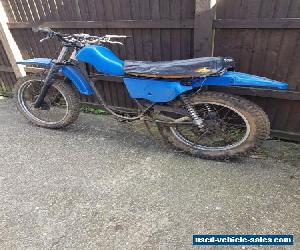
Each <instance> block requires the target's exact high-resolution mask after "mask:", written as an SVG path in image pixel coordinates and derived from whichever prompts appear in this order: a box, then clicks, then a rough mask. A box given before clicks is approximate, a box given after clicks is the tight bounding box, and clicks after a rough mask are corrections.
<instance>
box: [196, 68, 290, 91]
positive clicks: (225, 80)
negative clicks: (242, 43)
mask: <svg viewBox="0 0 300 250" xmlns="http://www.w3.org/2000/svg"><path fill="white" fill-rule="evenodd" d="M192 85H193V87H199V86H227V87H256V88H257V87H261V88H271V89H280V90H286V89H287V88H288V84H287V83H284V82H278V81H274V80H271V79H268V78H266V77H259V76H255V75H249V74H245V73H240V72H234V71H227V72H225V73H224V74H223V75H220V76H209V77H206V78H197V79H194V80H193V83H192Z"/></svg>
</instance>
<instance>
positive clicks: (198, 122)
mask: <svg viewBox="0 0 300 250" xmlns="http://www.w3.org/2000/svg"><path fill="white" fill-rule="evenodd" d="M180 100H181V101H182V103H183V105H184V107H185V108H186V110H187V111H188V113H189V115H190V117H191V118H193V121H194V123H195V124H196V125H197V126H198V127H199V128H203V119H202V118H200V117H199V116H198V114H197V111H196V110H195V109H194V107H193V106H192V105H191V103H190V101H189V98H188V97H187V96H186V95H185V94H182V95H180Z"/></svg>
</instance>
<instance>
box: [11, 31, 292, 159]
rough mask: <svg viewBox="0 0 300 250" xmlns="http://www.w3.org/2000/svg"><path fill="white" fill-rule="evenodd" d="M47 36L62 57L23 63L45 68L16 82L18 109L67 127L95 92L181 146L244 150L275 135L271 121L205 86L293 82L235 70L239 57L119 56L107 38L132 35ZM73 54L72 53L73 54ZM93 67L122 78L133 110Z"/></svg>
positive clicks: (226, 153)
mask: <svg viewBox="0 0 300 250" xmlns="http://www.w3.org/2000/svg"><path fill="white" fill-rule="evenodd" d="M33 31H35V32H45V33H46V34H47V35H46V37H45V38H44V39H42V40H41V42H42V41H44V40H47V39H53V38H56V39H58V40H59V41H60V42H61V43H62V49H61V52H60V54H59V56H58V58H57V59H50V58H33V59H27V60H22V61H19V62H17V63H18V64H22V65H27V66H28V65H29V66H34V67H36V66H37V67H39V68H44V72H43V73H37V74H32V75H28V76H25V77H23V78H21V79H19V80H18V82H17V84H16V87H15V98H16V103H17V106H18V109H19V110H20V111H21V113H22V114H23V115H24V116H25V117H26V118H27V119H28V120H29V121H31V122H32V123H33V124H35V125H38V126H41V127H45V128H62V127H66V126H68V125H70V124H71V123H73V122H74V121H75V120H76V119H77V118H78V115H79V112H80V99H79V93H80V94H82V95H87V96H89V95H95V96H96V97H97V100H98V101H99V102H100V104H101V105H102V106H103V107H104V108H106V109H107V110H108V112H110V113H111V114H112V115H114V116H115V117H117V118H120V119H122V120H126V121H135V120H143V121H145V123H146V124H148V123H151V124H154V125H155V126H156V128H157V129H158V131H159V133H160V134H161V136H162V137H163V138H164V139H165V141H167V142H168V143H169V144H171V145H173V146H175V148H177V149H179V150H181V151H184V152H188V153H191V154H193V155H196V156H199V157H202V158H207V159H226V158H231V157H233V156H237V155H244V154H246V153H248V152H250V151H251V150H252V149H254V148H255V147H257V146H259V145H260V144H261V143H262V142H263V141H264V140H265V139H267V138H268V137H269V133H270V123H269V120H268V117H267V115H266V114H265V112H264V111H263V110H262V109H261V108H260V107H259V106H257V105H256V104H254V103H252V102H250V101H249V100H246V99H244V98H242V97H239V96H234V95H231V94H226V93H222V92H212V91H208V90H207V86H227V87H231V86H238V87H246V86H247V87H256V88H257V87H262V88H273V89H280V90H285V89H287V87H288V85H287V84H286V83H283V82H278V81H274V80H271V79H267V78H263V77H258V76H254V75H249V74H245V73H239V72H235V71H234V60H233V59H232V58H223V57H201V58H194V59H188V60H175V61H163V62H148V61H130V60H125V61H123V60H121V59H119V58H118V57H117V56H116V55H115V54H114V53H113V52H112V51H111V50H110V49H109V48H107V47H105V46H104V45H105V44H122V43H121V42H120V41H119V40H117V39H120V38H122V39H125V38H127V37H126V36H116V35H105V36H102V37H100V36H92V35H89V34H63V33H60V32H56V31H54V30H52V29H50V28H46V27H44V28H42V27H38V28H34V29H33ZM70 54H71V56H69V55H70ZM82 64H84V65H89V66H92V67H94V68H95V70H96V71H97V72H99V73H101V74H102V75H104V76H115V77H119V78H121V79H122V80H123V83H124V85H125V87H126V89H127V90H128V93H129V96H130V97H131V98H132V99H133V100H134V101H135V102H136V104H137V112H136V113H135V114H134V115H132V114H131V115H130V114H126V113H124V110H121V109H119V108H117V107H111V106H108V105H107V104H106V103H105V100H104V99H103V96H102V93H100V92H99V91H98V89H97V88H96V87H95V83H94V82H93V80H92V78H93V73H91V71H90V70H88V68H85V67H82Z"/></svg>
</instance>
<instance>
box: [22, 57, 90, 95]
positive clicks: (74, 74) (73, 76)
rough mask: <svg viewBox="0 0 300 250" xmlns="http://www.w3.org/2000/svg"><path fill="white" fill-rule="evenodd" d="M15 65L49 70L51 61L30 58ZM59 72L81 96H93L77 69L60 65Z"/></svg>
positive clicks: (85, 80) (87, 83)
mask: <svg viewBox="0 0 300 250" xmlns="http://www.w3.org/2000/svg"><path fill="white" fill-rule="evenodd" d="M17 64H23V65H33V66H38V67H43V68H50V67H51V65H52V59H49V58H32V59H28V60H22V61H18V62H17ZM60 72H61V73H62V74H63V75H64V76H66V77H67V78H69V79H70V80H71V81H72V83H73V84H74V85H75V86H76V88H77V89H78V91H79V92H80V93H81V94H84V95H92V94H94V90H93V89H92V87H91V86H90V84H89V81H88V80H87V79H86V78H85V77H84V76H83V75H82V74H81V72H80V70H79V69H78V68H77V67H75V66H72V65H62V66H61V68H60Z"/></svg>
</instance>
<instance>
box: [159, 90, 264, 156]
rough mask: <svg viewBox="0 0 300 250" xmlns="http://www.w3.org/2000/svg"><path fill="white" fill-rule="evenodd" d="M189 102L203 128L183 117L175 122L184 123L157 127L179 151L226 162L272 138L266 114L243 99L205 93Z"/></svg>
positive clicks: (194, 96)
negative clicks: (200, 120) (269, 137)
mask: <svg viewBox="0 0 300 250" xmlns="http://www.w3.org/2000/svg"><path fill="white" fill-rule="evenodd" d="M189 102H190V104H191V105H192V107H193V108H194V110H195V111H196V112H197V114H198V115H199V116H200V117H201V118H202V119H203V121H204V123H203V125H204V126H203V128H199V126H197V125H195V124H193V121H192V119H191V118H190V117H183V116H182V115H181V116H179V115H175V116H174V115H173V117H172V119H175V120H178V119H180V121H184V122H185V124H184V123H182V124H177V125H171V126H169V125H165V124H159V125H158V126H159V130H160V132H161V134H162V135H163V137H165V138H166V139H167V141H168V142H170V143H171V144H172V145H174V146H175V147H176V148H178V149H181V150H183V151H186V152H189V153H191V154H194V155H197V156H200V157H203V158H209V159H225V158H230V157H233V156H237V155H241V154H246V153H248V152H249V151H251V150H252V149H253V148H255V147H256V146H258V145H259V144H260V143H261V142H262V141H263V140H265V139H266V138H268V136H269V132H270V124H269V120H268V117H267V115H266V114H265V112H264V111H263V110H262V109H261V108H260V107H258V106H257V105H256V104H254V103H252V102H250V101H248V100H245V99H243V98H241V97H238V96H233V95H228V94H224V93H218V92H203V93H201V94H196V95H193V96H191V97H190V100H189Z"/></svg>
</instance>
